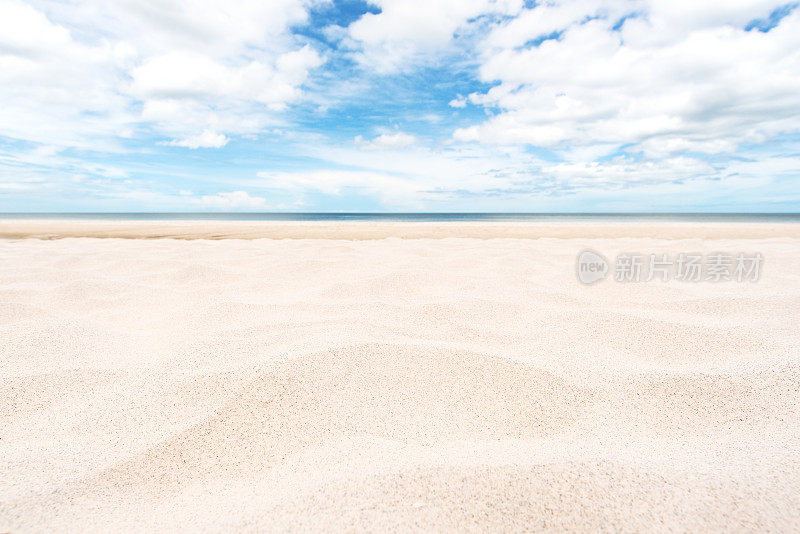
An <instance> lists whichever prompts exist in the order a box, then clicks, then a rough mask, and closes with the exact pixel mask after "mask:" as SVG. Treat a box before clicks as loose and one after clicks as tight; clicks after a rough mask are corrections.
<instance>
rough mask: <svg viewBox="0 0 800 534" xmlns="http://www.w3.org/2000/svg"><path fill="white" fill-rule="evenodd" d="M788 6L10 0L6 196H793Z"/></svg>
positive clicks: (1, 82) (186, 202)
mask: <svg viewBox="0 0 800 534" xmlns="http://www.w3.org/2000/svg"><path fill="white" fill-rule="evenodd" d="M797 6H798V4H797V3H791V4H787V3H785V2H781V1H771V0H726V1H724V2H722V1H718V0H607V1H604V0H572V1H541V2H530V1H522V0H370V1H369V2H362V1H356V0H346V1H330V0H329V1H325V0H224V1H215V0H200V1H198V0H193V1H189V0H115V1H113V2H112V1H107V0H85V1H81V0H58V1H49V0H41V1H39V0H37V1H30V2H22V1H19V0H10V1H9V0H0V211H6V212H8V211H240V210H245V211H284V210H288V211H538V212H541V211H559V212H560V211H800V8H798V7H797Z"/></svg>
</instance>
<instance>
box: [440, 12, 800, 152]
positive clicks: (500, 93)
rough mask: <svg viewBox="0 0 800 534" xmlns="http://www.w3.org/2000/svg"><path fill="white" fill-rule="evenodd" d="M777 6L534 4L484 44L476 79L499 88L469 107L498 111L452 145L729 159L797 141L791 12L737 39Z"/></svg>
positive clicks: (799, 85)
mask: <svg viewBox="0 0 800 534" xmlns="http://www.w3.org/2000/svg"><path fill="white" fill-rule="evenodd" d="M779 5H781V2H780V1H771V2H769V1H764V0H737V1H735V2H724V3H719V2H717V3H714V2H695V1H691V2H690V1H683V0H681V1H679V2H658V1H652V2H645V1H643V0H637V1H634V2H625V1H621V0H620V1H602V0H582V1H579V2H547V3H542V4H538V5H537V6H535V7H534V8H532V9H527V10H525V11H524V12H523V13H522V14H521V15H520V16H519V17H517V18H516V19H513V20H511V21H509V22H506V23H503V24H501V25H499V26H497V27H496V28H495V29H494V30H493V31H492V32H491V33H489V35H488V36H487V37H486V39H485V41H484V43H483V45H482V48H483V52H482V54H483V55H482V57H483V61H482V64H481V67H480V76H481V79H482V80H483V81H485V82H489V83H495V84H496V85H495V86H494V87H493V88H492V89H490V90H489V91H488V92H486V93H483V94H473V95H471V96H470V100H471V101H472V102H474V103H476V104H481V105H484V106H486V107H487V108H490V109H497V110H499V113H495V114H494V115H493V116H492V117H491V118H489V119H488V120H486V121H484V122H483V123H481V124H478V125H474V126H470V127H464V128H460V129H457V130H456V131H455V133H454V139H456V140H458V141H464V142H467V141H479V142H488V143H500V144H531V145H537V146H541V147H549V148H552V149H556V150H574V149H575V148H576V147H581V146H592V145H595V144H604V145H616V146H621V145H623V144H626V145H633V146H629V147H628V150H632V151H636V150H642V151H644V153H645V155H646V156H648V157H654V158H658V157H664V156H668V155H669V154H672V153H677V152H681V151H691V152H704V153H708V154H720V153H731V152H733V151H735V150H736V148H737V147H738V146H739V145H740V144H741V143H742V142H763V141H766V140H768V139H770V138H774V137H775V136H777V135H779V134H782V133H789V132H797V131H800V77H799V76H797V74H796V73H797V72H800V31H799V30H800V10H797V9H796V10H794V12H793V13H792V14H790V15H789V16H787V17H785V18H784V19H783V20H782V21H781V22H780V24H779V25H778V26H777V27H775V28H773V29H771V30H770V31H769V32H760V31H746V30H745V25H746V24H747V23H748V21H751V20H753V19H754V18H757V17H761V18H766V17H768V15H769V14H770V12H771V11H772V10H773V9H774V8H776V7H778V6H779ZM626 15H628V16H629V18H627V19H626V20H625V21H624V23H620V20H621V18H622V17H623V16H626ZM617 24H622V25H621V27H620V28H619V29H618V30H615V29H614V27H615V26H616V25H617ZM554 32H561V33H560V35H558V37H557V38H552V37H553V33H554ZM541 39H546V40H544V41H543V42H541V44H538V41H537V40H541ZM526 43H533V44H526Z"/></svg>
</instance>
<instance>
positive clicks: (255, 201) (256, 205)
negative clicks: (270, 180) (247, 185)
mask: <svg viewBox="0 0 800 534" xmlns="http://www.w3.org/2000/svg"><path fill="white" fill-rule="evenodd" d="M197 202H198V203H199V204H200V205H201V206H202V207H203V208H205V209H210V210H213V211H243V210H256V209H266V208H267V207H268V204H267V199H265V198H262V197H254V196H250V194H249V193H247V192H246V191H230V192H227V193H217V194H215V195H203V196H201V197H200V198H199V200H198V201H197Z"/></svg>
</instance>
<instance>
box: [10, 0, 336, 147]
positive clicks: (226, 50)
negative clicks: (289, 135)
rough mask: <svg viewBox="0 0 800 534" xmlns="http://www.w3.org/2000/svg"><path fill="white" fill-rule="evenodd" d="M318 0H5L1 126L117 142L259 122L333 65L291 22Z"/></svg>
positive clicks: (22, 135)
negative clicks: (324, 64) (317, 70)
mask: <svg viewBox="0 0 800 534" xmlns="http://www.w3.org/2000/svg"><path fill="white" fill-rule="evenodd" d="M315 1H316V0H308V1H306V0H273V1H270V2H254V1H252V0H226V1H221V0H205V1H202V2H188V1H185V0H153V1H148V2H101V1H99V0H92V1H86V2H81V3H77V4H75V3H62V2H51V1H49V0H38V1H37V0H34V1H33V2H31V4H26V3H23V2H20V1H18V0H0V101H1V102H2V103H3V105H2V106H0V135H4V136H7V137H10V138H14V139H20V140H25V141H33V142H37V143H47V144H53V145H58V146H62V147H67V146H71V147H79V148H89V149H94V150H104V151H109V150H117V149H118V146H119V145H118V141H119V140H120V139H122V138H133V137H136V136H137V135H142V134H147V135H150V134H153V133H155V134H156V135H159V134H160V135H164V136H167V137H172V138H180V139H191V138H199V137H201V136H203V135H205V134H204V133H203V132H205V131H207V130H215V131H217V132H219V134H220V135H229V134H234V135H236V134H249V133H255V132H258V131H260V130H261V129H262V128H264V127H265V126H266V125H268V124H274V123H275V122H276V120H277V118H276V117H277V115H276V112H277V111H279V110H282V109H285V108H286V107H287V106H288V105H290V104H292V103H294V102H296V101H298V100H299V99H300V98H302V96H303V93H302V85H303V84H304V83H305V82H306V80H307V78H308V75H309V72H310V71H311V70H313V69H314V68H316V67H318V66H319V65H320V64H321V63H322V58H321V57H320V56H319V54H318V53H317V52H316V51H315V50H314V49H312V48H311V47H310V46H308V45H303V44H301V43H298V42H297V41H296V39H295V38H294V37H292V35H291V32H290V27H291V26H292V25H293V24H298V23H302V22H303V21H305V20H306V18H307V16H308V8H309V6H310V5H311V4H313V3H314V2H315ZM140 110H141V111H140Z"/></svg>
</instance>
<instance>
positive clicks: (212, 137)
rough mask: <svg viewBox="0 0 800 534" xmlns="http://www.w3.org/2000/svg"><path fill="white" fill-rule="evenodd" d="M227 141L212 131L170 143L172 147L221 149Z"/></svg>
mask: <svg viewBox="0 0 800 534" xmlns="http://www.w3.org/2000/svg"><path fill="white" fill-rule="evenodd" d="M228 141H230V139H228V138H227V137H225V136H224V135H222V134H218V133H216V132H214V131H212V130H205V131H204V132H203V133H201V134H200V135H194V136H191V137H187V138H186V139H177V140H174V141H170V142H169V144H170V145H172V146H182V147H186V148H192V149H195V148H221V147H223V146H225V145H227V144H228Z"/></svg>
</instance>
